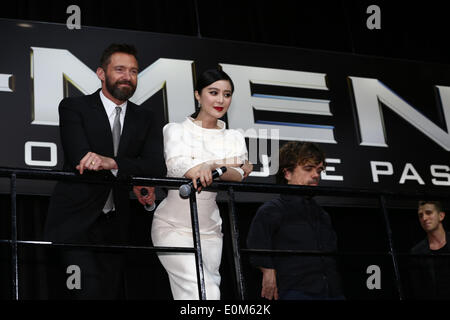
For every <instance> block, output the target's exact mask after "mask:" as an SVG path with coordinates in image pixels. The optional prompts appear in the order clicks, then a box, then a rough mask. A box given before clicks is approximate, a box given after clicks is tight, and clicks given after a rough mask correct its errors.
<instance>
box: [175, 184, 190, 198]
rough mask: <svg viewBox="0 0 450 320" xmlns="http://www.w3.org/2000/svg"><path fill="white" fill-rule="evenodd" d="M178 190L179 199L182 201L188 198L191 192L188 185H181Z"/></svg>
mask: <svg viewBox="0 0 450 320" xmlns="http://www.w3.org/2000/svg"><path fill="white" fill-rule="evenodd" d="M178 190H179V192H180V197H182V198H184V199H186V198H188V197H189V196H190V194H191V192H192V188H191V186H190V185H189V184H183V185H182V186H181V187H180V189H178Z"/></svg>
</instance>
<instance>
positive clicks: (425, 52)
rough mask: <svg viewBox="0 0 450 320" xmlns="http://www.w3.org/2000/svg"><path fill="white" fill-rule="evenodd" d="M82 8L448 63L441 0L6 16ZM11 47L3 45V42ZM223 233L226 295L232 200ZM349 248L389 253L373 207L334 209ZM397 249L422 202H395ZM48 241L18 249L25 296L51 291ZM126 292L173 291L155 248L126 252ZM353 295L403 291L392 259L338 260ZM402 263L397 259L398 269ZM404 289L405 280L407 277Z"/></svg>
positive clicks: (14, 10)
mask: <svg viewBox="0 0 450 320" xmlns="http://www.w3.org/2000/svg"><path fill="white" fill-rule="evenodd" d="M72 4H76V5H78V6H79V7H80V8H81V24H82V26H96V27H105V28H118V29H128V30H137V31H146V32H156V33H169V34H178V35H186V36H193V37H202V38H214V39H224V40H233V41H244V42H254V43H264V44H270V45H282V46H290V47H297V48H306V49H314V50H325V51H334V52H343V53H351V54H362V55H371V56H379V57H386V58H395V59H402V60H418V61H424V62H430V63H442V64H448V63H449V61H450V47H449V46H448V44H447V42H448V40H447V39H446V38H447V36H448V34H450V32H449V31H450V25H449V24H448V18H447V10H445V9H446V5H445V3H444V2H440V1H439V2H438V1H429V2H427V3H426V4H423V3H420V2H403V1H402V2H400V1H398V2H394V1H391V2H388V1H356V0H355V1H329V2H323V1H320V2H319V1H316V2H313V1H223V0H217V1H202V0H198V1H194V0H184V1H179V0H178V1H176V0H158V1H126V2H114V1H56V0H55V1H32V0H30V1H25V0H22V1H11V2H5V3H3V4H2V8H1V9H0V18H8V19H20V20H30V21H41V22H51V23H63V24H65V23H66V20H67V18H68V16H69V15H68V14H67V13H66V8H67V7H68V6H69V5H72ZM372 4H376V5H378V6H379V7H380V9H381V30H369V29H368V28H367V27H366V20H367V18H368V17H369V14H367V13H366V9H367V7H368V6H369V5H372ZM4 49H5V47H3V50H4ZM260 204H261V203H245V204H238V207H237V214H238V223H239V231H240V244H241V247H245V238H246V234H247V230H248V227H249V224H250V222H251V218H252V217H253V215H254V213H255V212H256V209H257V208H258V206H259V205H260ZM47 206H48V197H42V196H19V198H18V203H17V213H18V224H19V230H18V232H19V234H18V237H19V240H40V239H41V238H42V231H43V226H44V221H45V217H46V211H47ZM133 207H134V213H135V216H134V217H133V219H134V222H133V225H132V228H133V239H132V242H133V244H135V245H151V240H150V236H149V235H150V225H151V215H149V214H147V213H146V212H145V211H144V210H143V209H142V208H141V207H140V206H139V205H138V204H137V202H134V203H133ZM220 207H221V213H222V216H223V220H224V225H223V232H224V234H225V238H224V239H225V241H224V251H223V252H224V253H223V263H222V267H221V274H222V296H223V298H224V299H233V298H235V287H234V282H233V281H234V278H233V272H232V265H231V264H232V252H231V246H230V238H229V235H228V234H229V233H228V229H229V228H228V223H227V222H228V220H227V216H226V215H227V212H228V208H227V204H226V203H220ZM326 209H327V211H328V212H329V213H330V215H331V217H332V221H333V224H334V226H335V229H336V232H337V234H338V239H339V243H338V245H339V248H340V250H342V251H345V252H366V253H369V252H386V251H387V249H388V241H387V236H386V231H385V225H384V221H383V216H382V214H381V212H380V210H379V209H378V208H373V207H364V206H362V207H327V208H326ZM0 213H1V216H0V239H10V237H11V235H10V223H11V221H10V218H9V213H10V199H9V196H8V195H0ZM390 219H391V224H392V229H393V237H394V247H395V249H397V250H398V251H400V252H407V251H408V250H409V249H410V248H411V247H412V246H413V245H414V244H415V243H416V242H418V241H419V240H420V239H422V238H423V237H424V233H423V232H422V230H421V229H420V226H419V224H418V221H417V215H416V209H415V208H413V207H411V208H409V209H405V208H403V209H398V208H390ZM48 251H49V249H48V248H45V247H44V248H38V247H37V246H20V247H19V263H20V264H19V276H20V278H19V279H20V282H19V286H20V287H19V288H20V291H19V292H20V298H21V299H45V297H46V294H47V289H46V273H45V268H44V267H45V261H46V256H47V255H48V254H49V252H48ZM10 254H11V250H10V247H9V245H8V244H5V243H1V244H0V299H11V298H12V295H11V292H12V290H11V286H10V284H11V267H10V258H11V256H10ZM129 261H130V269H129V273H128V275H129V278H128V280H129V287H130V291H129V292H128V295H129V298H131V299H155V300H164V299H170V298H171V295H170V289H169V285H168V280H167V276H166V275H165V272H164V269H163V268H162V266H161V265H160V264H159V261H158V260H157V258H156V256H155V255H154V253H147V254H142V253H131V254H130V257H129ZM374 264H375V265H379V266H380V268H381V270H382V289H381V290H368V289H367V287H366V279H367V277H368V275H367V274H366V268H367V267H368V266H369V265H374ZM338 265H339V268H340V271H341V274H342V278H343V282H344V289H345V294H346V296H347V298H348V299H350V300H353V299H398V294H397V291H396V288H395V285H394V282H395V280H394V277H393V270H392V262H391V259H390V257H389V256H388V255H373V256H370V255H364V256H361V257H357V256H343V257H339V258H338ZM243 268H244V277H245V280H246V289H247V297H248V299H258V296H259V290H260V287H259V285H260V272H259V271H257V270H255V269H252V268H251V267H250V266H249V264H248V261H247V259H246V256H245V254H244V255H243ZM404 269H405V267H404V266H403V265H400V272H401V275H403V274H405V273H403V271H405V270H404ZM402 280H403V284H404V286H405V288H407V287H408V280H407V278H406V277H402Z"/></svg>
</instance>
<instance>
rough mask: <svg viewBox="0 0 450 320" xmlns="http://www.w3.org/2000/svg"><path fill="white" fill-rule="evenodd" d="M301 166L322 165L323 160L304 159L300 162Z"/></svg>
mask: <svg viewBox="0 0 450 320" xmlns="http://www.w3.org/2000/svg"><path fill="white" fill-rule="evenodd" d="M301 166H302V167H323V162H317V161H314V160H306V161H305V162H304V163H303V164H301Z"/></svg>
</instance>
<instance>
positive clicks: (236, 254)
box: [228, 187, 245, 300]
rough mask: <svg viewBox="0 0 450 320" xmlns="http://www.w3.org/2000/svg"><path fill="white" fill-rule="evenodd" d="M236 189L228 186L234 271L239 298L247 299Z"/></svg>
mask: <svg viewBox="0 0 450 320" xmlns="http://www.w3.org/2000/svg"><path fill="white" fill-rule="evenodd" d="M234 201H235V199H234V189H233V187H230V188H228V208H229V209H228V216H229V220H230V232H231V245H232V249H233V259H234V272H235V277H236V287H237V293H238V299H239V300H244V299H245V286H244V277H243V275H242V263H241V252H240V250H239V230H238V228H237V223H236V207H235V205H234Z"/></svg>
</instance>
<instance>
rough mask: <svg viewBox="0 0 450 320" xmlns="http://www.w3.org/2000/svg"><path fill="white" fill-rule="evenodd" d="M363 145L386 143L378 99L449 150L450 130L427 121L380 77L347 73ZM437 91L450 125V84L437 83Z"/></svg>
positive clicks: (447, 125)
mask: <svg viewBox="0 0 450 320" xmlns="http://www.w3.org/2000/svg"><path fill="white" fill-rule="evenodd" d="M350 80H351V84H352V87H353V92H354V98H355V104H356V110H357V113H358V119H359V129H360V134H361V142H360V144H361V145H363V146H376V147H387V146H388V145H387V143H386V140H387V139H386V132H385V130H384V120H383V116H382V109H381V105H380V102H382V103H383V104H384V105H385V106H387V107H388V108H390V109H391V110H392V111H394V112H395V113H397V114H398V115H399V116H400V117H402V118H403V119H405V120H406V121H408V122H409V123H410V124H411V125H412V126H414V127H415V128H416V129H418V130H419V131H420V132H422V133H423V134H425V135H426V136H427V137H429V138H430V139H431V140H433V141H434V142H436V143H437V144H438V145H440V146H441V147H442V148H444V149H445V150H446V151H450V133H449V132H446V131H444V130H443V129H441V128H440V127H439V126H437V125H436V124H434V123H433V122H432V121H430V120H429V119H428V118H427V117H425V116H424V115H423V114H421V113H420V112H419V111H417V110H416V109H415V108H414V107H413V106H411V105H410V104H408V103H407V102H406V101H405V100H403V99H402V98H401V97H400V96H398V95H397V94H396V93H395V92H393V91H392V90H390V89H389V88H388V87H386V86H385V85H384V84H383V83H382V82H381V81H379V80H377V79H371V78H358V77H350ZM436 88H437V91H438V92H439V96H440V100H441V104H442V110H443V114H444V119H445V123H446V127H447V131H449V126H450V87H444V86H436Z"/></svg>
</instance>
